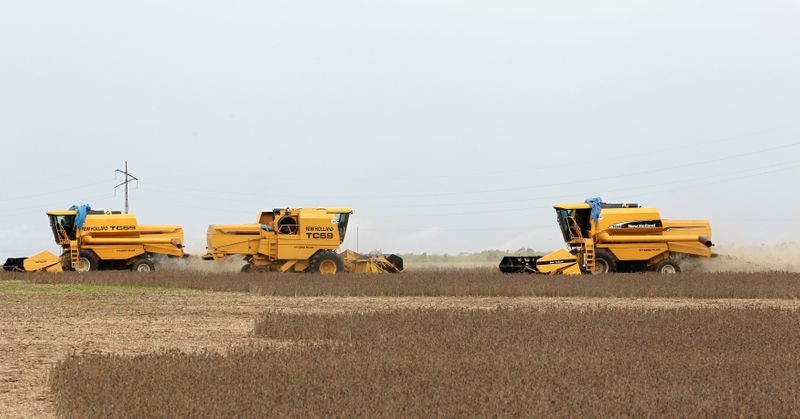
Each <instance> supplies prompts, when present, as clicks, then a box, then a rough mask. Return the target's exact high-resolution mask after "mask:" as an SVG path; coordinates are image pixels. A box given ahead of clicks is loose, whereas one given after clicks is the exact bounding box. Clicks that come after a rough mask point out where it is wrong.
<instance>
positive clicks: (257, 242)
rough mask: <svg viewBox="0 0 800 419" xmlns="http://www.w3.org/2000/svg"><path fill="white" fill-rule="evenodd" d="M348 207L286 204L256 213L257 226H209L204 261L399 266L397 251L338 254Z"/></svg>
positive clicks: (331, 270) (339, 268) (271, 267)
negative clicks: (239, 257) (227, 259)
mask: <svg viewBox="0 0 800 419" xmlns="http://www.w3.org/2000/svg"><path fill="white" fill-rule="evenodd" d="M352 213H353V210H352V209H350V208H286V209H275V210H273V211H265V212H262V213H260V214H259V216H258V220H257V223H256V224H233V225H211V226H209V227H208V235H207V241H208V248H207V250H208V253H207V254H206V255H205V256H203V259H206V260H217V261H219V260H223V259H225V257H226V256H230V255H243V256H244V260H245V261H246V262H247V264H246V265H245V266H244V267H243V268H242V272H269V271H276V272H318V273H323V274H336V273H339V272H390V273H396V272H400V271H402V270H403V260H402V259H401V258H400V257H398V256H396V255H381V256H375V257H369V256H362V255H359V254H357V253H355V252H353V251H350V250H348V251H345V252H343V253H342V254H338V253H336V251H337V250H338V249H339V246H341V244H342V241H344V237H345V234H346V233H347V223H348V221H349V220H350V215H352Z"/></svg>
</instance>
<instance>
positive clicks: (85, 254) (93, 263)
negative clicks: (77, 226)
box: [66, 250, 100, 272]
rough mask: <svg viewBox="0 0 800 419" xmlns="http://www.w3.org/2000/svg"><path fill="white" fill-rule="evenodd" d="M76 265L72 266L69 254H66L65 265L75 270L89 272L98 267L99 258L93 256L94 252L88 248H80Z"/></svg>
mask: <svg viewBox="0 0 800 419" xmlns="http://www.w3.org/2000/svg"><path fill="white" fill-rule="evenodd" d="M78 258H79V259H78V260H79V262H78V266H72V261H71V260H70V259H69V254H67V255H66V261H67V265H69V268H70V269H72V270H73V271H75V272H89V271H96V270H98V269H99V267H100V260H99V259H98V258H97V256H95V254H94V252H91V251H89V250H81V251H80V253H79V254H78Z"/></svg>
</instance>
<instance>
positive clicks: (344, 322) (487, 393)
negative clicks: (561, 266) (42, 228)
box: [52, 308, 800, 417]
mask: <svg viewBox="0 0 800 419" xmlns="http://www.w3.org/2000/svg"><path fill="white" fill-rule="evenodd" d="M798 321H800V313H799V312H797V311H785V310H774V309H767V310H757V309H720V310H693V309H681V310H656V311H640V310H615V309H602V310H596V311H590V312H580V311H575V310H568V309H556V310H551V311H539V310H508V309H503V308H500V309H496V310H465V309H445V310H440V309H430V308H428V309H415V310H395V311H388V312H367V313H342V314H336V315H329V314H308V313H302V314H298V313H285V312H276V311H271V312H267V313H264V314H262V315H261V316H260V317H259V318H258V320H257V322H256V325H255V332H256V334H257V335H259V336H264V337H267V338H271V339H281V340H291V341H294V342H296V344H295V345H293V346H290V347H273V348H268V347H251V348H239V349H236V350H234V351H232V352H229V353H227V354H218V353H195V354H184V353H177V352H164V353H156V354H147V355H141V356H136V357H127V356H119V355H113V354H112V355H77V356H71V357H68V358H67V359H66V360H64V361H62V362H60V363H59V364H58V366H57V367H56V368H55V370H54V374H53V378H52V385H53V389H54V392H55V394H56V407H57V410H58V412H59V413H61V414H62V415H64V416H74V417H87V416H89V417H94V416H104V417H115V416H116V417H130V416H135V417H148V416H149V417H153V416H180V417H184V416H207V417H224V416H230V415H235V416H240V417H263V416H291V417H309V416H311V417H319V416H344V417H351V416H358V417H397V416H409V415H411V416H426V417H427V416H448V417H488V416H507V417H520V416H530V415H532V414H536V415H545V416H573V417H574V416H608V415H613V416H654V415H661V416H663V415H666V416H697V415H701V416H751V415H756V416H773V417H774V416H778V417H787V416H797V415H798V414H800V399H798V397H797V395H798V390H799V389H800V381H799V380H798V378H800V377H798V371H799V370H800V358H798V357H797V356H796V351H797V349H798V342H800V330H798V328H797V327H796V325H797V324H798ZM120 395H125V396H124V397H120Z"/></svg>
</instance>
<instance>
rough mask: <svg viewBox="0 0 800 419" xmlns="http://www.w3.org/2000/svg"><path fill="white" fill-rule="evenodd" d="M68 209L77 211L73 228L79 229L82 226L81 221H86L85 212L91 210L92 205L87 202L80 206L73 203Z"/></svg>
mask: <svg viewBox="0 0 800 419" xmlns="http://www.w3.org/2000/svg"><path fill="white" fill-rule="evenodd" d="M69 210H70V211H77V212H78V215H77V216H76V217H75V229H76V230H77V229H80V228H81V227H83V223H85V222H86V213H88V212H89V211H91V210H92V207H90V206H89V204H83V205H81V206H77V205H73V206H71V207H69Z"/></svg>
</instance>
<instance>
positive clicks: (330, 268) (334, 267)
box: [306, 250, 344, 275]
mask: <svg viewBox="0 0 800 419" xmlns="http://www.w3.org/2000/svg"><path fill="white" fill-rule="evenodd" d="M306 272H313V273H319V274H323V275H336V274H338V273H340V272H344V261H343V260H342V257H341V256H339V255H338V254H336V252H334V251H331V250H323V251H321V252H319V253H317V254H316V255H314V256H313V257H312V258H311V261H310V263H309V265H308V270H307V271H306Z"/></svg>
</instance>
